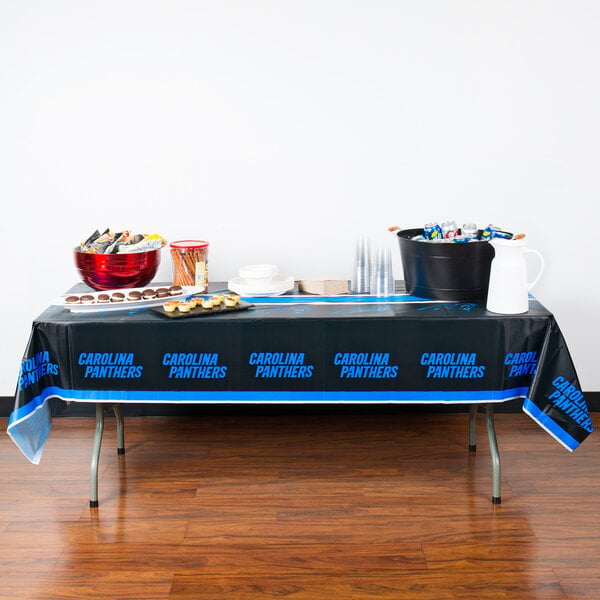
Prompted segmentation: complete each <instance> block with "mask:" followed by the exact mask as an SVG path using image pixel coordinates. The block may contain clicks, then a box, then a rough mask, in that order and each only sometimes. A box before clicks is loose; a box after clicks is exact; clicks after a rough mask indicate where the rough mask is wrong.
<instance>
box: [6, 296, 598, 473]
mask: <svg viewBox="0 0 600 600" xmlns="http://www.w3.org/2000/svg"><path fill="white" fill-rule="evenodd" d="M247 300H248V301H249V302H252V303H253V304H254V307H253V308H251V309H250V310H246V311H239V312H232V313H228V314H218V315H212V316H203V317H197V318H185V319H183V318H182V319H170V318H168V317H166V316H165V315H162V314H159V313H158V312H157V311H155V310H152V309H150V308H144V309H138V310H123V311H101V312H93V313H73V312H70V311H68V310H66V309H64V308H63V307H61V306H59V305H56V306H51V307H50V308H48V309H47V310H46V311H45V312H44V313H43V314H42V315H41V316H40V317H39V318H37V319H36V320H35V321H34V322H33V327H32V332H31V337H30V340H29V343H28V345H27V348H26V351H25V355H24V358H23V363H22V366H21V370H20V373H19V375H18V383H17V391H16V402H15V410H14V412H13V413H12V415H11V418H10V421H9V426H8V432H9V434H10V435H11V437H12V439H13V440H14V441H15V443H16V444H17V445H18V446H19V448H20V449H21V450H22V451H23V453H24V454H25V455H26V456H27V457H28V458H29V459H30V460H31V461H32V462H36V463H37V462H39V460H40V457H41V453H42V450H43V447H44V444H45V442H46V438H47V436H48V433H49V431H50V427H51V421H52V412H51V409H50V407H49V403H48V400H49V399H55V398H58V399H60V400H61V401H80V402H113V403H115V402H119V403H126V402H157V403H177V402H180V403H201V402H215V403H226V402H260V403H265V402H277V403H285V402H300V403H311V402H340V403H349V402H356V403H370V402H376V403H385V402H397V403H461V404H466V403H488V402H503V401H507V400H510V399H513V398H522V399H523V409H524V411H525V412H526V413H527V414H529V415H530V416H531V417H532V418H533V419H534V420H535V421H536V422H538V423H539V424H540V426H542V427H543V428H544V429H545V430H546V431H547V432H548V433H550V434H551V435H552V436H553V437H554V438H555V439H556V440H558V441H559V442H560V443H561V444H563V445H564V446H565V447H566V448H568V449H569V450H574V449H575V448H576V447H577V446H578V445H579V444H580V443H581V442H582V441H583V440H584V439H585V438H586V437H587V435H589V433H591V432H592V431H593V427H592V423H591V420H590V417H589V414H588V410H587V406H586V403H585V399H584V397H583V394H582V392H581V389H580V385H579V381H578V378H577V374H576V371H575V367H574V365H573V362H572V360H571V356H570V354H569V351H568V348H567V346H566V343H565V340H564V338H563V336H562V333H561V331H560V329H559V327H558V324H557V323H556V320H555V319H554V317H553V315H552V314H551V313H550V312H549V311H548V310H547V309H545V308H544V307H543V306H542V305H541V304H540V303H539V302H537V301H536V300H534V299H531V300H530V309H529V312H527V313H525V314H522V315H511V316H508V315H497V314H493V313H490V312H488V311H486V309H485V307H484V306H482V305H478V304H471V303H457V302H432V301H425V300H421V299H417V298H413V297H411V296H406V295H405V294H398V295H396V296H394V297H391V298H386V299H377V298H373V297H369V296H362V297H346V296H338V297H333V298H321V297H317V296H294V295H289V294H288V295H283V296H280V297H276V298H248V299H247Z"/></svg>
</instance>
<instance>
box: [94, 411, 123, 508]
mask: <svg viewBox="0 0 600 600" xmlns="http://www.w3.org/2000/svg"><path fill="white" fill-rule="evenodd" d="M105 406H106V405H105V404H103V403H101V402H97V403H96V433H95V435H94V448H93V450H92V461H91V464H90V508H96V507H97V506H98V465H99V463H100V449H101V447H102V435H103V434H104V412H105ZM112 409H113V412H114V413H115V419H116V421H117V454H125V426H124V421H123V413H122V412H121V406H120V405H119V404H114V405H113V406H112Z"/></svg>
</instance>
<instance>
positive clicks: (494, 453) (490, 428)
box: [486, 404, 502, 504]
mask: <svg viewBox="0 0 600 600" xmlns="http://www.w3.org/2000/svg"><path fill="white" fill-rule="evenodd" d="M486 417H487V418H486V423H487V432H488V439H489V441H490V455H491V457H492V504H500V502H501V501H502V499H501V496H500V474H501V470H500V454H499V453H498V441H497V440H496V429H495V427H494V405H493V404H488V405H487V406H486Z"/></svg>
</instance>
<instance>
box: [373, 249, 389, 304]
mask: <svg viewBox="0 0 600 600" xmlns="http://www.w3.org/2000/svg"><path fill="white" fill-rule="evenodd" d="M393 293H394V274H393V270H392V253H391V250H390V249H389V248H377V250H376V252H375V259H374V268H373V277H372V279H371V294H373V295H374V296H391V295H392V294H393Z"/></svg>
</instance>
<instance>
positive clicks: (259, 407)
mask: <svg viewBox="0 0 600 600" xmlns="http://www.w3.org/2000/svg"><path fill="white" fill-rule="evenodd" d="M585 401H586V403H587V406H588V409H589V411H590V412H599V411H600V392H585ZM60 404H61V406H60V409H59V411H58V412H57V416H61V417H91V416H94V415H95V408H94V405H93V404H87V403H82V402H71V403H70V404H69V405H64V404H63V403H60ZM522 404H523V402H522V401H521V400H510V401H508V402H501V403H498V404H496V407H495V412H497V413H519V412H521V407H522ZM13 406H14V398H12V397H10V396H0V417H8V416H9V415H10V413H11V412H12V410H13ZM466 412H468V405H466V404H124V405H123V414H124V415H125V416H126V417H163V416H182V417H186V416H196V415H230V414H235V415H249V414H263V415H264V414H290V413H291V414H366V413H370V414H401V413H466Z"/></svg>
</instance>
